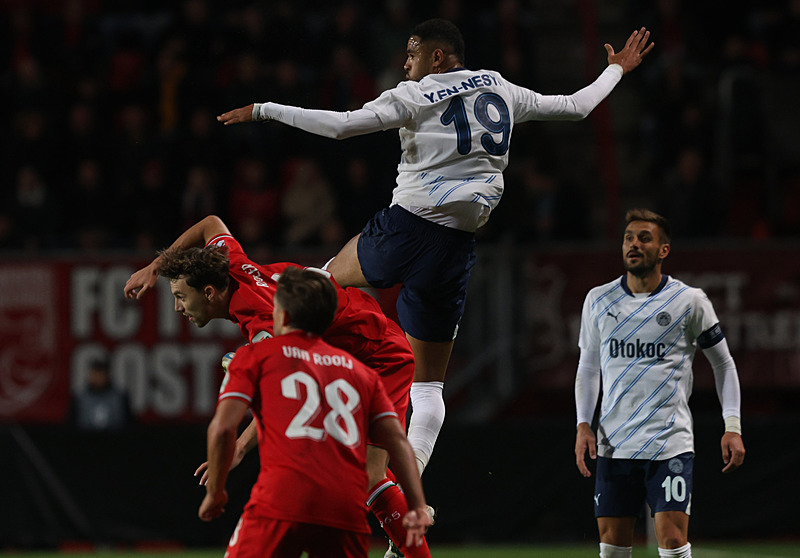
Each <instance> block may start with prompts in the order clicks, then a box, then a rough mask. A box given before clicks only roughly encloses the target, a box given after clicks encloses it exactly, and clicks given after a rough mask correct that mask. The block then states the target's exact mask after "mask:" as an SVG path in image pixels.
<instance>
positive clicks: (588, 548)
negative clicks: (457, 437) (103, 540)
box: [0, 542, 800, 558]
mask: <svg viewBox="0 0 800 558" xmlns="http://www.w3.org/2000/svg"><path fill="white" fill-rule="evenodd" d="M384 550H385V549H383V548H374V549H373V550H372V552H370V558H383V553H384ZM431 553H432V555H433V556H434V557H435V558H594V557H596V556H597V545H583V546H575V545H568V546H564V545H553V546H477V545H472V546H442V547H435V548H433V549H432V550H431ZM223 554H224V549H222V548H219V549H210V550H170V551H163V552H159V551H138V552H137V551H125V550H118V551H96V552H9V551H6V552H0V556H9V557H11V556H18V557H22V558H222V555H223ZM692 555H693V557H694V558H756V557H757V558H800V542H798V543H794V544H789V543H787V544H779V543H772V542H770V543H763V544H760V543H746V544H713V543H711V544H710V543H706V544H698V545H695V546H693V549H692ZM633 556H634V558H655V557H657V556H658V553H657V552H656V551H655V549H649V548H645V547H635V548H634V551H633Z"/></svg>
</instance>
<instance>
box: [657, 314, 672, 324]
mask: <svg viewBox="0 0 800 558" xmlns="http://www.w3.org/2000/svg"><path fill="white" fill-rule="evenodd" d="M670 322H672V316H670V315H669V312H659V313H658V315H657V316H656V323H657V324H658V325H660V326H665V327H666V326H668V325H669V324H670Z"/></svg>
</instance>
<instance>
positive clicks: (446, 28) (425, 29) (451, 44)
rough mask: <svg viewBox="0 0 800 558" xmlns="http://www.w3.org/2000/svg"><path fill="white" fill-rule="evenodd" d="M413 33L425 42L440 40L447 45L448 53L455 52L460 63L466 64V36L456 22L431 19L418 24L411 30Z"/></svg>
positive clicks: (443, 44)
mask: <svg viewBox="0 0 800 558" xmlns="http://www.w3.org/2000/svg"><path fill="white" fill-rule="evenodd" d="M411 35H416V36H417V37H419V38H420V40H421V41H422V42H423V43H424V42H428V41H430V42H439V43H441V44H442V46H444V47H446V48H444V49H443V50H445V51H446V53H447V54H454V55H455V57H456V59H457V60H458V63H459V64H461V65H463V64H464V37H463V36H462V35H461V31H460V30H459V28H458V27H456V26H455V24H453V23H451V22H449V21H447V20H446V19H440V18H436V19H429V20H427V21H423V22H422V23H420V24H418V25H416V26H415V27H414V28H413V29H412V30H411Z"/></svg>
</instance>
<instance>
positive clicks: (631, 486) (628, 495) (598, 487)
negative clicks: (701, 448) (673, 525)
mask: <svg viewBox="0 0 800 558" xmlns="http://www.w3.org/2000/svg"><path fill="white" fill-rule="evenodd" d="M693 469H694V454H693V453H691V452H687V453H682V454H680V455H678V456H676V457H672V458H670V459H665V460H663V461H650V460H647V459H609V458H607V457H600V456H598V457H597V477H596V480H595V485H594V515H595V517H638V516H639V515H640V514H641V511H642V508H643V506H644V502H645V500H646V501H647V503H648V505H649V506H650V511H651V513H652V514H655V513H657V512H662V511H682V512H686V514H687V515H688V514H689V513H690V511H691V506H692V485H693V476H692V470H693Z"/></svg>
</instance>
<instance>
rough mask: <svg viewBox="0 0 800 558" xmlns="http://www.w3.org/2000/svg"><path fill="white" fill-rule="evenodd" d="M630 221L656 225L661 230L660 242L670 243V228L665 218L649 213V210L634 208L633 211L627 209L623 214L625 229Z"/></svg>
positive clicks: (653, 212)
mask: <svg viewBox="0 0 800 558" xmlns="http://www.w3.org/2000/svg"><path fill="white" fill-rule="evenodd" d="M632 221H646V222H648V223H653V224H655V225H657V226H658V227H659V228H660V229H661V233H662V240H663V241H664V243H665V244H669V243H670V240H671V238H672V227H671V226H670V224H669V220H667V218H666V217H663V216H661V215H659V214H658V213H656V212H655V211H650V210H649V209H644V208H642V207H635V208H633V209H629V210H628V211H627V212H626V213H625V226H626V227H627V226H628V225H629V224H630V223H631V222H632Z"/></svg>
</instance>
